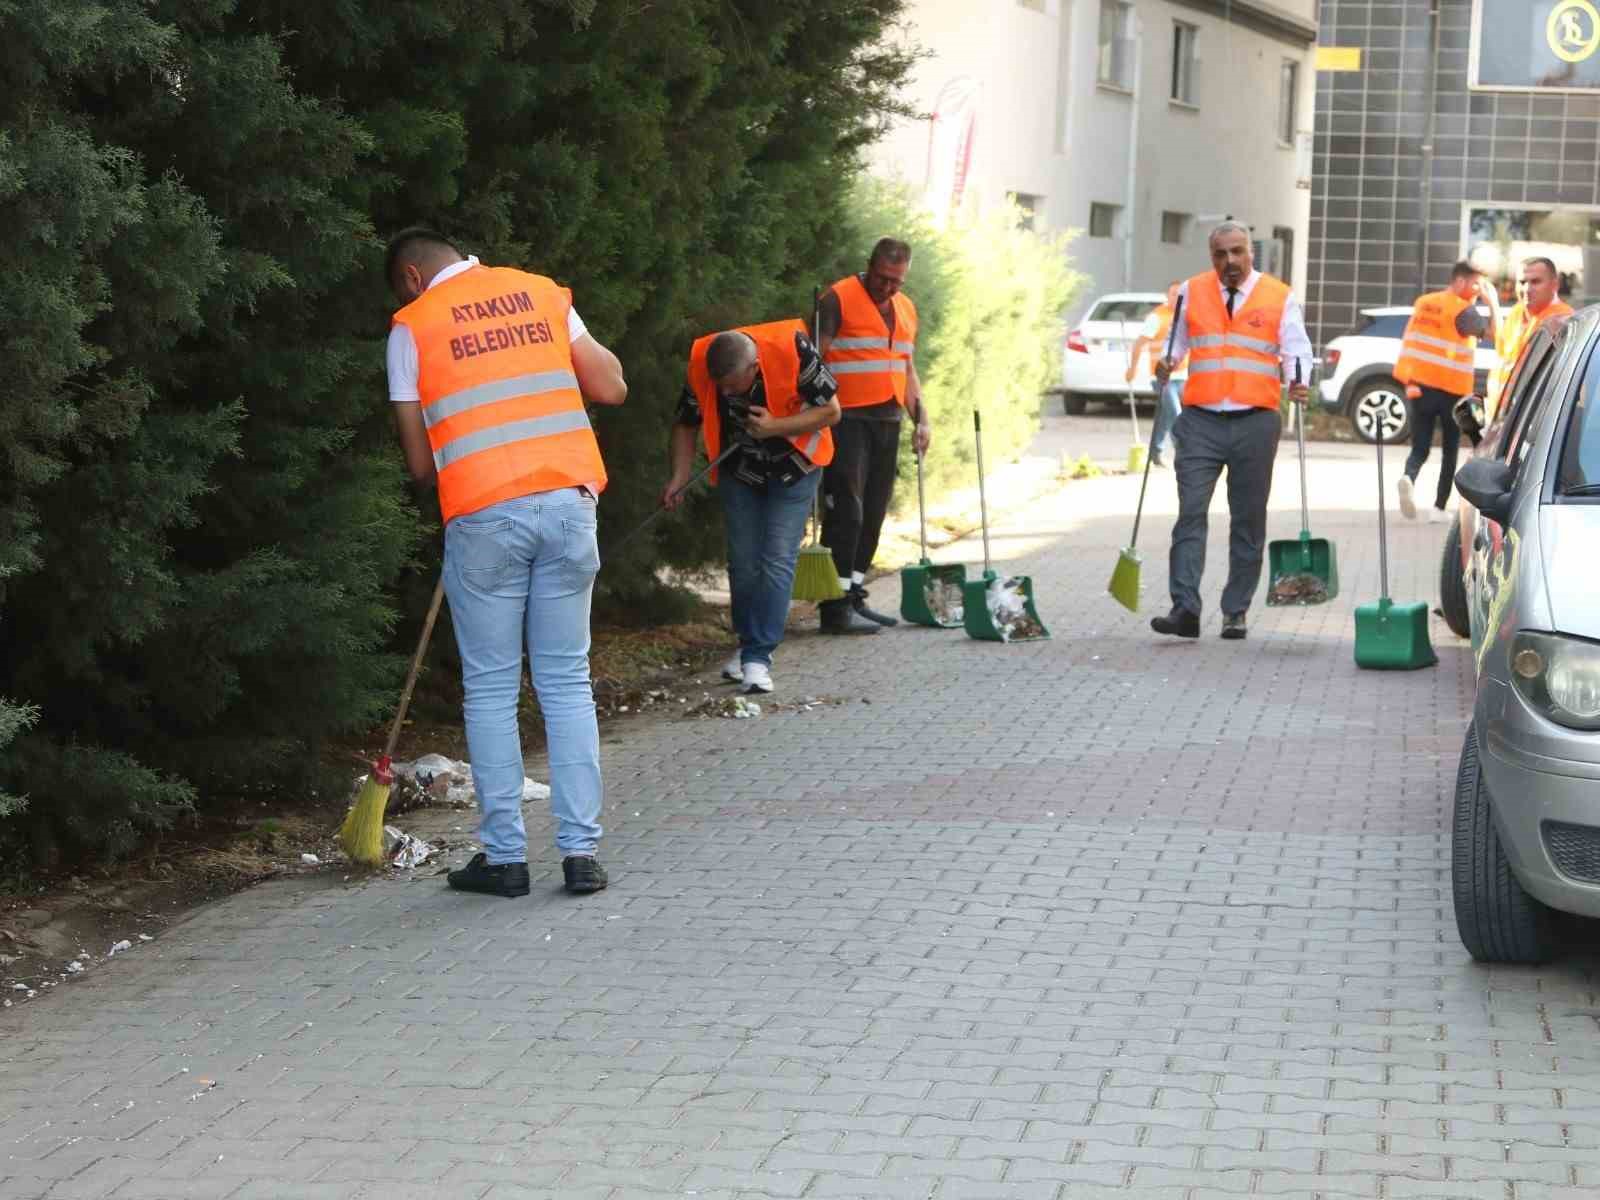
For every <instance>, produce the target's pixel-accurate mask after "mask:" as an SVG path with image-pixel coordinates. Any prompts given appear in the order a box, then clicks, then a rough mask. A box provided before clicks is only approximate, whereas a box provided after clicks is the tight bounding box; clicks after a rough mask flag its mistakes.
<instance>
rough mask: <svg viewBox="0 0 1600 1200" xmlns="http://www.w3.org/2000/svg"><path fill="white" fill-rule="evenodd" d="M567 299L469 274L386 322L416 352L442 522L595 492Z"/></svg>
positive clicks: (505, 272) (510, 278)
mask: <svg viewBox="0 0 1600 1200" xmlns="http://www.w3.org/2000/svg"><path fill="white" fill-rule="evenodd" d="M571 307H572V299H571V294H570V293H569V292H568V291H567V290H566V289H565V288H562V287H558V286H557V285H556V284H555V283H554V282H552V281H551V280H549V279H546V278H544V277H543V276H540V275H532V274H529V273H527V272H525V271H516V270H511V269H509V268H503V267H482V266H479V267H473V268H472V269H471V270H467V271H463V272H461V274H459V275H456V276H453V277H451V278H450V279H447V280H445V281H444V282H443V283H441V284H438V285H436V286H434V287H431V288H429V289H428V290H427V291H425V292H423V294H422V295H421V296H419V297H418V298H417V299H416V300H414V301H412V302H411V303H410V304H408V305H406V306H405V307H404V308H402V309H401V310H400V311H399V312H398V313H396V314H395V316H394V321H395V323H396V324H398V325H404V326H406V328H408V329H409V330H410V331H411V336H412V339H413V340H414V341H415V343H416V347H417V394H418V398H419V399H420V401H421V413H422V420H423V424H424V425H425V426H426V428H427V432H428V445H429V448H430V450H431V451H432V453H433V463H434V467H435V469H436V470H437V471H438V473H439V507H440V510H441V512H442V513H443V516H444V519H445V521H446V522H449V521H451V520H454V519H455V518H456V517H460V516H465V515H466V514H468V513H473V512H477V511H478V510H479V509H482V508H487V507H488V506H489V505H491V504H497V503H499V502H500V501H502V500H510V499H514V498H516V497H519V496H528V495H534V494H537V493H539V492H548V491H554V490H556V489H558V488H566V487H578V486H581V485H586V486H588V487H591V488H593V489H595V490H596V491H599V490H601V489H602V488H604V486H605V482H606V472H605V465H604V464H603V463H602V462H601V460H600V447H599V444H598V443H597V442H596V441H595V436H594V430H593V429H592V428H591V427H590V425H589V417H588V414H587V413H586V412H585V411H584V407H583V396H582V393H581V392H580V391H579V390H578V380H577V376H576V375H575V374H574V372H573V369H572V352H571V347H570V345H569V343H568V339H567V314H568V312H569V311H570V310H571Z"/></svg>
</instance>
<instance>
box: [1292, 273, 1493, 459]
mask: <svg viewBox="0 0 1600 1200" xmlns="http://www.w3.org/2000/svg"><path fill="white" fill-rule="evenodd" d="M1479 311H1480V312H1482V311H1484V310H1482V309H1480V310H1479ZM1410 319H1411V309H1410V308H1409V307H1403V306H1398V305H1397V306H1394V307H1391V308H1365V309H1362V310H1361V324H1359V325H1357V326H1356V327H1355V329H1354V330H1352V331H1351V332H1350V333H1347V334H1345V335H1344V336H1342V337H1336V338H1334V339H1333V340H1332V341H1331V342H1329V343H1328V345H1327V347H1326V348H1325V349H1324V350H1323V351H1322V369H1321V379H1322V382H1321V384H1319V385H1318V388H1319V392H1320V395H1319V399H1320V401H1321V405H1322V408H1323V409H1324V411H1327V412H1332V413H1338V414H1340V415H1342V416H1346V417H1349V418H1350V423H1351V424H1352V425H1354V426H1355V430H1356V434H1357V436H1359V437H1360V438H1361V440H1362V441H1364V442H1375V441H1377V440H1378V416H1379V414H1380V413H1381V414H1382V415H1383V423H1384V427H1385V428H1386V429H1387V430H1388V431H1389V432H1388V440H1389V441H1390V442H1405V441H1409V440H1410V439H1411V422H1410V420H1409V419H1408V417H1407V415H1406V393H1405V388H1403V387H1401V386H1400V384H1398V383H1397V382H1395V378H1394V364H1395V363H1396V362H1397V361H1398V360H1399V358H1400V338H1401V336H1402V335H1403V334H1404V333H1405V331H1406V322H1407V321H1409V320H1410ZM1495 361H1496V360H1495V353H1494V343H1493V342H1488V341H1484V340H1480V341H1479V342H1478V354H1477V359H1476V361H1475V363H1474V366H1475V367H1476V368H1477V370H1476V375H1477V382H1476V385H1475V386H1476V390H1477V393H1478V394H1479V395H1480V396H1481V395H1483V391H1484V388H1485V386H1486V384H1487V381H1488V377H1489V372H1490V371H1492V370H1493V369H1494V364H1495Z"/></svg>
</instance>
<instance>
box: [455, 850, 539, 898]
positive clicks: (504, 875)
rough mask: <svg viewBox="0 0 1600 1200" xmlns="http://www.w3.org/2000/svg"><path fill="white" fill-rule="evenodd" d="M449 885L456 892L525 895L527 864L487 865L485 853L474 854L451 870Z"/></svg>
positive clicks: (487, 859) (526, 891)
mask: <svg viewBox="0 0 1600 1200" xmlns="http://www.w3.org/2000/svg"><path fill="white" fill-rule="evenodd" d="M448 878H449V880H450V886H451V887H453V888H455V889H456V891H458V892H482V893H483V894H484V895H486V896H526V895H527V894H528V864H527V863H525V862H518V863H502V864H501V865H499V866H497V867H491V866H490V865H489V856H488V855H487V854H482V853H479V854H474V855H473V856H472V861H470V862H469V863H467V865H466V866H464V867H462V868H460V869H459V870H455V871H451V872H450V874H449V876H448Z"/></svg>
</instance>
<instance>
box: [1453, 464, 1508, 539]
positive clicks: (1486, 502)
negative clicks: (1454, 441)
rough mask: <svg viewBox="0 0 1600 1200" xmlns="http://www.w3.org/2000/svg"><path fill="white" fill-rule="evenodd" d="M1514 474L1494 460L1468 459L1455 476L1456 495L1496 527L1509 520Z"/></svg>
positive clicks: (1504, 465)
mask: <svg viewBox="0 0 1600 1200" xmlns="http://www.w3.org/2000/svg"><path fill="white" fill-rule="evenodd" d="M1514 479H1515V473H1514V472H1513V471H1512V469H1511V466H1510V464H1508V463H1503V462H1501V461H1500V460H1499V459H1497V458H1473V459H1468V460H1467V462H1466V463H1465V465H1463V466H1462V468H1461V469H1460V470H1459V471H1457V472H1456V491H1458V492H1460V493H1461V494H1462V495H1463V496H1465V497H1466V498H1467V502H1468V503H1469V504H1471V505H1472V507H1473V508H1475V509H1477V510H1478V511H1479V512H1481V513H1482V514H1483V515H1484V516H1486V517H1488V518H1489V520H1491V521H1493V522H1494V523H1495V524H1497V525H1504V524H1506V523H1507V522H1508V521H1510V519H1511V485H1512V482H1513V480H1514Z"/></svg>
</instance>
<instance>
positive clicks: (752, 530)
mask: <svg viewBox="0 0 1600 1200" xmlns="http://www.w3.org/2000/svg"><path fill="white" fill-rule="evenodd" d="M821 479H822V472H821V471H812V472H811V474H809V475H806V476H804V477H803V478H800V479H797V480H795V481H794V482H793V483H789V484H783V483H777V482H775V481H771V480H769V481H768V482H767V483H766V484H764V485H763V486H761V487H751V486H750V485H749V484H747V483H740V482H739V481H738V480H737V479H735V478H733V476H732V474H731V473H727V472H725V473H724V474H723V475H722V478H721V479H720V480H719V481H718V483H717V490H718V491H719V492H721V493H722V512H723V520H724V524H726V526H727V530H728V590H729V592H730V593H731V594H732V599H733V631H734V632H735V633H737V634H738V635H739V661H740V662H758V663H764V664H766V665H768V666H770V665H771V664H772V652H773V651H774V650H776V649H777V648H778V643H779V642H781V641H783V626H784V623H785V622H786V621H787V620H788V618H789V594H790V592H791V591H793V589H794V564H795V559H796V557H797V556H798V555H799V553H800V539H801V537H803V536H804V534H805V531H806V514H807V513H809V512H810V511H811V502H812V499H813V498H814V497H815V496H816V494H817V484H818V483H819V482H820V481H821Z"/></svg>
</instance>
